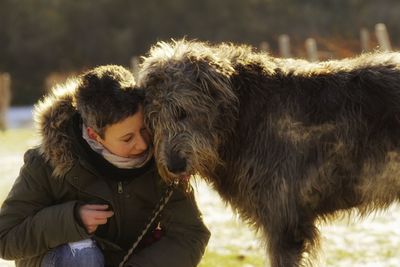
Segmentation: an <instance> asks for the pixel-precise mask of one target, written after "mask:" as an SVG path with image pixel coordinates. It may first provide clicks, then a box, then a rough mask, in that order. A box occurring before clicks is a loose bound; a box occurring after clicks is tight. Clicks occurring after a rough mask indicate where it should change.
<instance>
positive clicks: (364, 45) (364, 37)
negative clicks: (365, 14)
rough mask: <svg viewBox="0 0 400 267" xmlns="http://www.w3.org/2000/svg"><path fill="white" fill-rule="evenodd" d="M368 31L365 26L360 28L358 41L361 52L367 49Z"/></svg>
mask: <svg viewBox="0 0 400 267" xmlns="http://www.w3.org/2000/svg"><path fill="white" fill-rule="evenodd" d="M369 40H370V37H369V31H368V29H366V28H362V29H361V30H360V42H361V52H362V53H363V52H368V51H369V42H370V41H369Z"/></svg>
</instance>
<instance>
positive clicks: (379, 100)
mask: <svg viewBox="0 0 400 267" xmlns="http://www.w3.org/2000/svg"><path fill="white" fill-rule="evenodd" d="M139 85H140V87H142V88H144V89H145V92H146V104H145V122H146V125H147V126H148V127H149V129H150V131H151V132H152V134H153V135H154V142H155V150H156V160H157V163H158V167H159V171H160V173H161V175H162V177H163V178H164V179H166V180H171V179H175V178H176V177H181V176H185V175H188V174H199V175H200V176H201V177H203V178H204V179H206V180H207V181H208V182H210V184H211V185H212V186H213V187H214V188H215V189H216V190H217V191H218V192H219V194H220V195H221V197H222V198H223V199H224V200H225V201H227V202H228V203H230V204H231V205H232V207H233V208H234V209H235V210H236V211H237V212H238V213H239V214H240V215H241V217H242V218H243V219H244V220H245V221H247V222H248V223H249V224H250V225H252V226H254V227H255V228H256V229H258V230H259V231H260V232H261V233H262V235H263V237H265V241H266V245H267V250H268V254H269V258H270V262H271V265H272V266H273V267H291V266H303V265H311V264H312V259H313V255H314V256H315V254H316V253H315V252H316V251H317V248H318V239H319V238H318V236H319V234H318V229H317V228H316V226H315V225H316V222H317V220H319V219H322V220H329V219H330V218H332V217H333V216H335V215H336V214H337V212H338V211H344V210H346V211H351V212H354V211H355V210H356V211H358V212H359V214H360V215H361V216H364V215H366V214H368V213H370V212H371V211H374V210H377V209H385V208H387V207H388V206H389V205H390V204H391V203H393V202H395V201H398V200H399V196H400V154H399V152H400V150H399V149H400V142H399V141H400V54H399V53H378V52H376V53H371V54H365V55H361V56H359V57H355V58H350V59H344V60H337V61H327V62H320V63H309V62H307V61H305V60H294V59H280V58H275V57H272V56H269V55H267V54H261V53H256V52H254V51H253V50H252V49H251V48H250V47H247V46H236V45H232V44H220V45H214V46H213V45H209V44H206V43H201V42H195V41H185V40H180V41H176V42H171V43H163V42H161V43H158V44H157V45H155V46H154V47H152V49H151V50H150V52H149V54H148V55H147V57H145V58H144V62H143V64H142V69H141V73H140V78H139ZM176 154H178V155H179V157H181V158H185V159H186V161H187V166H186V170H185V171H183V172H181V173H171V172H169V171H168V167H167V166H168V162H170V161H171V155H176Z"/></svg>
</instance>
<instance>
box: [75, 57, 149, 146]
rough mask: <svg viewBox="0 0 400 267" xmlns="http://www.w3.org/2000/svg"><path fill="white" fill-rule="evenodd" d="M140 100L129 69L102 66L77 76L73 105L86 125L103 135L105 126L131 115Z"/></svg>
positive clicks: (141, 96) (140, 91) (141, 97)
mask: <svg viewBox="0 0 400 267" xmlns="http://www.w3.org/2000/svg"><path fill="white" fill-rule="evenodd" d="M143 100H144V94H143V91H142V90H140V89H137V88H135V79H134V77H133V75H132V73H131V72H130V71H129V70H127V69H125V68H124V67H122V66H117V65H105V66H100V67H97V68H94V69H92V70H89V71H87V72H86V73H84V74H83V75H82V76H81V77H80V83H79V85H78V90H77V93H76V108H77V110H78V112H79V113H80V115H81V117H82V120H83V122H84V123H85V124H86V126H88V127H91V128H93V129H94V130H95V131H96V132H97V134H99V135H100V137H101V138H104V133H105V128H106V127H107V126H108V125H111V124H115V123H117V122H120V121H121V120H123V119H125V118H127V117H129V116H132V115H134V114H135V113H136V112H137V111H138V109H139V106H140V105H141V104H142V103H143Z"/></svg>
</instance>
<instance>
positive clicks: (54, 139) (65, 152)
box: [33, 79, 79, 177]
mask: <svg viewBox="0 0 400 267" xmlns="http://www.w3.org/2000/svg"><path fill="white" fill-rule="evenodd" d="M78 84H79V80H78V79H70V80H68V81H67V82H66V83H65V84H62V85H58V86H56V87H54V88H53V89H52V91H51V92H50V93H49V94H48V95H47V96H46V97H45V98H44V99H43V100H41V101H39V102H38V103H37V104H36V105H35V107H34V111H33V117H34V121H35V127H36V129H37V131H38V133H39V135H40V136H41V144H40V147H39V150H40V153H41V154H42V156H43V157H44V159H45V160H46V161H47V162H48V163H49V164H50V165H51V166H52V167H53V175H54V176H56V177H62V176H64V175H65V174H66V172H67V171H68V170H70V169H71V167H72V166H73V164H74V162H75V160H76V159H77V155H76V154H75V153H74V152H73V142H74V140H73V137H72V136H70V135H69V134H68V127H70V125H71V119H72V116H73V115H74V114H76V113H77V110H76V108H75V93H76V91H77V88H78Z"/></svg>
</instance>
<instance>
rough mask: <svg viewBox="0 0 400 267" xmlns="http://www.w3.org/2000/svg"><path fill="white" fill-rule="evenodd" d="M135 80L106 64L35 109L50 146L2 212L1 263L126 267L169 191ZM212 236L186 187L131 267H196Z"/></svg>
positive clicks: (37, 152)
mask: <svg viewBox="0 0 400 267" xmlns="http://www.w3.org/2000/svg"><path fill="white" fill-rule="evenodd" d="M142 101H143V96H142V93H141V90H139V89H134V78H133V76H132V74H131V73H130V72H129V71H128V70H126V69H124V68H123V67H120V66H114V65H108V66H100V67H97V68H95V69H93V70H90V71H88V72H86V73H84V74H83V75H81V76H79V77H77V78H75V79H73V80H71V81H69V82H67V83H66V84H64V85H62V86H59V88H57V89H56V90H54V91H53V93H52V94H51V95H49V96H47V97H46V98H45V99H44V100H43V101H41V102H39V103H38V104H37V105H36V106H35V111H34V113H35V114H34V115H35V122H36V125H37V126H38V130H39V132H40V134H41V137H42V140H41V144H40V145H39V146H38V147H37V148H34V149H30V150H28V151H27V152H26V153H25V156H24V162H25V163H24V166H23V167H22V168H21V172H20V175H19V177H18V178H17V180H16V181H15V184H14V185H13V187H12V189H11V191H10V193H9V195H8V197H7V199H6V200H5V201H4V203H3V205H2V207H1V211H0V256H1V257H2V258H4V259H8V260H15V261H16V266H44V267H49V266H85V267H91V266H118V265H119V264H120V262H121V261H122V259H123V258H124V256H125V255H126V253H127V250H129V248H130V247H131V246H132V244H133V243H134V242H135V241H136V239H137V238H138V236H140V234H141V232H142V230H143V228H144V227H145V226H146V224H147V223H148V221H149V218H151V216H152V213H153V210H154V208H155V207H156V205H157V203H158V202H159V201H160V199H161V197H162V195H163V194H164V193H165V191H166V190H167V188H168V185H167V184H165V183H164V182H163V181H162V180H161V178H160V176H159V175H158V173H157V170H156V167H155V163H154V159H153V151H152V146H151V140H150V136H149V134H148V133H147V131H146V128H145V126H144V124H143V114H142V112H143V110H142ZM209 235H210V234H209V231H208V230H207V228H206V227H205V225H204V224H203V222H202V219H201V215H200V212H199V210H198V208H197V206H196V203H195V199H194V196H193V194H192V193H187V192H184V190H183V189H181V188H180V187H178V188H176V189H174V191H173V194H172V197H171V199H170V200H169V202H168V203H167V205H166V206H165V208H164V209H163V211H162V212H161V215H160V216H158V217H157V218H156V220H155V222H154V223H153V224H151V227H150V230H149V231H148V233H147V234H146V236H145V237H144V238H143V239H142V240H141V242H140V243H139V246H138V248H137V249H136V250H135V251H134V253H133V254H132V256H131V257H130V258H129V260H128V261H127V263H126V264H125V265H124V266H135V267H139V266H140V267H152V266H154V267H156V266H157V267H160V266H165V267H171V266H174V267H179V266H182V267H190V266H196V265H197V264H198V263H199V261H200V259H201V257H202V255H203V253H204V249H205V247H206V245H207V242H208V239H209Z"/></svg>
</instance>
